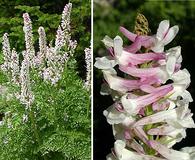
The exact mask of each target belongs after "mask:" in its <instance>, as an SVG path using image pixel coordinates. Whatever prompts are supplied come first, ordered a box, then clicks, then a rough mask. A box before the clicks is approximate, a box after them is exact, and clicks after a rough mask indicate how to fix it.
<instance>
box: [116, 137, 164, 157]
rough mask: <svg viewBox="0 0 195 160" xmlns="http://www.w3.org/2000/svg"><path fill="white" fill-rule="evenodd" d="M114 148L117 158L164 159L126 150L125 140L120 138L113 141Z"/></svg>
mask: <svg viewBox="0 0 195 160" xmlns="http://www.w3.org/2000/svg"><path fill="white" fill-rule="evenodd" d="M114 150H115V153H116V156H117V158H118V160H143V159H144V160H165V159H163V158H158V157H155V156H150V155H145V154H138V153H136V152H133V151H130V150H127V149H126V148H125V142H123V141H121V140H116V142H115V143H114Z"/></svg>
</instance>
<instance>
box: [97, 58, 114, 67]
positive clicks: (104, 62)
mask: <svg viewBox="0 0 195 160" xmlns="http://www.w3.org/2000/svg"><path fill="white" fill-rule="evenodd" d="M116 64H117V63H116V61H115V60H114V59H111V58H110V57H102V58H96V62H95V64H94V66H95V67H96V68H98V69H110V68H113V67H114V66H115V65H116Z"/></svg>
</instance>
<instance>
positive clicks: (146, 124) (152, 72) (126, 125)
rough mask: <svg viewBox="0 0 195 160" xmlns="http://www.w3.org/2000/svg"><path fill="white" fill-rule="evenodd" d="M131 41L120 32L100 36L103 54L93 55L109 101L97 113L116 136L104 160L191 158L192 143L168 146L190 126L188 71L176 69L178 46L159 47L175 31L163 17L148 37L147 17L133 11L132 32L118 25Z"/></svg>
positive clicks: (178, 66) (193, 155)
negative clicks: (127, 42) (176, 147)
mask: <svg viewBox="0 0 195 160" xmlns="http://www.w3.org/2000/svg"><path fill="white" fill-rule="evenodd" d="M120 31H121V32H122V33H123V34H124V36H125V37H127V38H128V39H129V40H130V41H131V42H132V43H131V45H129V46H123V40H122V38H121V37H120V36H116V37H115V38H114V39H111V38H110V37H108V36H106V37H105V38H104V39H103V42H104V44H105V45H106V47H107V48H108V52H109V55H108V56H105V57H101V58H96V63H95V66H96V67H97V68H99V69H101V70H102V72H103V76H104V79H105V82H106V83H104V84H103V85H102V91H101V93H102V94H103V95H111V96H112V98H113V101H114V104H113V105H112V106H110V107H109V108H108V109H107V110H105V111H104V112H103V114H104V116H105V117H106V118H107V122H108V123H109V124H110V125H112V128H113V135H114V137H115V139H116V141H115V143H114V149H113V150H112V153H111V154H109V155H108V156H107V159H108V160H127V159H129V160H143V159H144V160H176V159H180V160H194V159H195V147H185V148H183V149H182V150H181V151H176V150H174V149H173V148H172V147H173V146H174V145H175V144H176V143H178V142H180V141H181V140H182V139H183V138H185V137H186V129H187V128H195V124H194V121H193V118H192V116H193V113H191V110H190V109H189V103H190V102H192V101H193V99H192V97H191V94H190V93H189V92H188V91H187V90H186V89H187V88H188V86H189V84H190V73H189V72H188V70H187V69H185V68H184V69H181V62H182V55H181V47H180V46H176V47H173V48H170V49H168V50H165V45H167V44H168V43H170V42H171V41H172V40H173V39H174V37H175V36H176V34H177V33H178V31H179V27H178V26H173V27H170V23H169V21H168V20H163V21H161V22H160V24H159V27H158V29H157V33H156V34H155V35H151V36H149V35H148V33H149V28H148V22H147V19H146V18H145V17H144V16H143V15H141V14H139V15H138V17H137V21H136V25H135V33H132V32H130V31H128V30H127V29H125V28H124V27H120Z"/></svg>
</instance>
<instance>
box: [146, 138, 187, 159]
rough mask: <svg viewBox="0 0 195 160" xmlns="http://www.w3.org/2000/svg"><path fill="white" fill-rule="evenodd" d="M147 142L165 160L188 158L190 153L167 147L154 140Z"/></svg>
mask: <svg viewBox="0 0 195 160" xmlns="http://www.w3.org/2000/svg"><path fill="white" fill-rule="evenodd" d="M149 144H150V146H151V147H152V148H153V149H154V150H156V151H157V152H158V153H159V154H161V155H162V156H163V157H165V158H166V159H167V160H175V159H180V160H190V155H189V154H188V153H185V152H181V151H176V150H173V149H169V148H167V147H166V146H164V145H162V144H161V143H159V142H157V141H154V140H150V141H149Z"/></svg>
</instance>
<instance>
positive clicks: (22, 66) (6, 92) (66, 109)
mask: <svg viewBox="0 0 195 160" xmlns="http://www.w3.org/2000/svg"><path fill="white" fill-rule="evenodd" d="M71 10H72V4H71V3H68V4H67V5H66V6H65V8H64V11H63V14H62V20H61V23H60V25H59V27H58V30H57V34H56V39H55V41H54V42H55V44H54V46H53V44H52V43H50V45H48V44H47V38H46V33H45V30H44V28H43V27H39V29H38V34H39V50H38V51H36V49H35V47H34V40H33V31H32V22H31V19H30V16H29V14H28V13H24V14H23V19H24V27H23V31H24V33H25V50H24V51H22V52H21V53H20V52H16V51H15V49H14V48H13V49H12V50H11V47H10V44H9V39H8V34H7V33H5V34H4V36H3V56H4V61H3V64H1V70H2V71H3V73H4V74H5V75H6V77H7V78H6V80H5V81H4V82H3V83H2V84H1V90H2V92H1V96H0V104H1V108H0V112H1V113H4V117H3V120H2V121H1V123H0V144H1V149H0V159H5V158H6V159H8V160H13V159H44V160H47V159H59V160H60V159H89V158H90V136H89V135H90V118H89V116H87V115H89V113H88V111H89V110H88V108H89V105H90V100H89V91H88V89H86V88H85V83H83V81H82V80H81V78H80V77H79V76H78V75H77V73H76V67H75V66H76V64H75V63H76V61H75V59H74V57H73V54H74V52H75V49H76V47H77V42H76V41H75V40H72V38H71V26H70V21H71V18H70V15H71ZM89 56H91V55H90V54H88V60H90V57H89ZM89 67H90V66H89V62H88V61H87V75H88V76H89V75H90V73H89V72H91V70H90V69H89ZM90 80H91V79H90V78H89V77H88V78H87V83H88V84H90Z"/></svg>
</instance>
